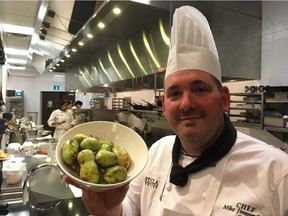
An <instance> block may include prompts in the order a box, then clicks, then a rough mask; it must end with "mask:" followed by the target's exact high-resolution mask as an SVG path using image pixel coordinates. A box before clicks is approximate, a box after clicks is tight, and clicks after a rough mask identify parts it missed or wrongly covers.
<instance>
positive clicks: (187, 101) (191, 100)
mask: <svg viewBox="0 0 288 216" xmlns="http://www.w3.org/2000/svg"><path fill="white" fill-rule="evenodd" d="M195 100H196V99H195V97H193V95H192V94H191V93H184V94H183V96H182V100H181V105H180V108H181V109H182V110H183V111H188V110H189V109H195V107H196V103H195Z"/></svg>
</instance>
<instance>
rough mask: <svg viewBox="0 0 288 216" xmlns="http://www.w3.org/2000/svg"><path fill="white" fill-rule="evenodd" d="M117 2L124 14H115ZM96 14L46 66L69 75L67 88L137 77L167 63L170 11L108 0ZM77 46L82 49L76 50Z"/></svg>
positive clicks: (87, 86) (158, 68) (152, 71)
mask: <svg viewBox="0 0 288 216" xmlns="http://www.w3.org/2000/svg"><path fill="white" fill-rule="evenodd" d="M116 6H117V7H119V8H120V9H121V10H122V12H121V14H120V15H119V16H115V15H114V14H113V13H112V10H113V8H114V7H116ZM94 16H95V17H93V16H92V18H91V19H90V20H89V21H88V22H87V23H86V25H85V28H84V29H82V30H81V31H80V32H79V33H78V34H77V37H76V38H75V39H74V40H73V41H72V42H71V43H70V44H69V46H67V47H65V49H64V50H63V51H62V52H61V53H60V55H59V56H58V57H57V58H56V59H55V60H53V61H52V62H51V63H50V64H49V65H48V66H47V68H46V71H47V70H51V69H52V68H53V67H56V69H55V70H54V71H57V72H61V71H63V72H65V73H66V79H68V80H70V81H69V83H67V84H66V88H67V89H68V90H70V89H79V88H80V89H82V88H89V87H93V86H99V85H102V84H107V83H114V82H117V81H122V80H127V79H137V77H142V76H147V75H149V74H154V73H155V72H157V71H158V70H160V71H161V68H162V67H163V66H165V65H166V61H167V55H168V47H169V42H168V43H167V41H169V40H168V38H169V35H168V34H169V28H170V25H169V20H170V12H169V11H167V10H165V9H161V8H156V7H153V6H151V5H145V4H140V3H136V2H133V1H117V2H116V1H110V2H105V3H103V4H102V6H101V7H100V8H99V9H98V10H97V11H96V12H95V14H94ZM100 21H103V22H104V23H106V28H105V29H103V30H99V28H98V26H97V25H98V23H99V22H100ZM88 33H92V34H93V38H92V39H89V38H87V36H86V35H87V34H88ZM165 39H166V43H165ZM79 42H83V43H84V46H82V47H81V46H80V45H79ZM73 48H75V49H77V52H72V49H73ZM67 54H69V55H70V56H71V57H70V58H67ZM61 60H64V61H65V62H64V63H62V62H61ZM56 64H59V66H58V67H57V66H56ZM71 80H72V82H71Z"/></svg>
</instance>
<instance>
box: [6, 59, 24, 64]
mask: <svg viewBox="0 0 288 216" xmlns="http://www.w3.org/2000/svg"><path fill="white" fill-rule="evenodd" d="M7 62H8V63H11V64H27V60H23V59H13V58H7Z"/></svg>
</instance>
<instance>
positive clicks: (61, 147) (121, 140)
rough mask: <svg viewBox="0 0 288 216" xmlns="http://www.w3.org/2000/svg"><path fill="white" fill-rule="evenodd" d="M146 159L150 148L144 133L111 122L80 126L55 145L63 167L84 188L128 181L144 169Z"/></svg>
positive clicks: (103, 187)
mask: <svg viewBox="0 0 288 216" xmlns="http://www.w3.org/2000/svg"><path fill="white" fill-rule="evenodd" d="M83 141H84V142H83ZM67 149H68V150H67ZM75 149H78V150H75ZM84 150H85V151H84ZM82 151H83V152H82ZM147 158H148V149H147V146H146V143H145V142H144V140H143V139H142V138H141V136H139V135H138V134H137V133H136V132H135V131H134V130H132V129H130V128H128V127H126V126H124V125H121V124H119V123H115V122H108V121H92V122H87V123H83V124H80V125H77V126H75V127H73V128H72V129H70V130H69V131H67V132H66V133H65V134H64V135H63V136H62V137H61V139H60V140H59V141H58V143H57V146H56V160H57V163H58V165H59V167H60V168H61V170H62V171H63V172H64V173H65V174H66V175H68V176H69V177H70V178H72V180H73V181H74V182H75V183H77V184H78V185H80V186H81V187H83V188H86V189H91V190H94V191H104V190H110V189H114V188H116V187H119V186H122V185H124V184H127V183H129V182H130V181H131V180H132V179H134V178H135V177H136V176H138V175H139V174H140V173H141V171H142V170H143V169H144V167H145V165H146V163H147ZM87 170H89V172H87ZM91 170H92V171H91Z"/></svg>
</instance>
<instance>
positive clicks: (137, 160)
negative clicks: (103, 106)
mask: <svg viewBox="0 0 288 216" xmlns="http://www.w3.org/2000/svg"><path fill="white" fill-rule="evenodd" d="M79 133H84V134H86V135H89V136H90V135H92V136H97V137H99V138H101V139H107V140H109V141H111V142H113V143H114V145H122V146H123V147H124V148H125V149H126V151H127V152H128V153H129V155H130V156H131V159H132V163H131V166H130V168H129V170H128V176H127V179H126V180H125V181H123V182H119V183H115V184H94V183H90V182H86V181H83V180H81V179H80V177H79V175H78V174H77V173H76V172H74V171H73V170H71V169H70V168H69V167H68V166H67V165H66V164H65V163H64V161H63V160H62V157H61V149H62V146H63V144H64V142H65V141H67V140H69V139H73V137H74V135H76V134H79ZM147 158H148V149H147V146H146V143H145V142H144V140H143V139H142V138H141V136H139V134H137V133H136V132H135V131H134V130H132V129H130V128H128V127H126V126H124V125H121V124H119V123H115V122H108V121H92V122H87V123H83V124H80V125H77V126H75V127H73V128H72V129H70V130H69V131H67V132H66V133H65V134H64V135H63V136H62V137H61V139H60V140H59V141H58V143H57V146H56V161H57V163H58V165H59V166H60V168H61V170H62V171H63V172H64V173H65V174H66V175H68V176H69V177H70V178H72V179H73V181H74V182H75V183H77V184H78V185H80V186H81V187H83V188H86V189H90V190H93V191H97V192H98V191H105V190H111V189H114V188H117V187H119V186H122V185H125V184H127V183H129V182H130V181H131V180H132V179H134V178H135V177H136V176H138V175H139V174H140V173H141V172H142V170H143V169H144V167H145V166H146V163H147Z"/></svg>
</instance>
